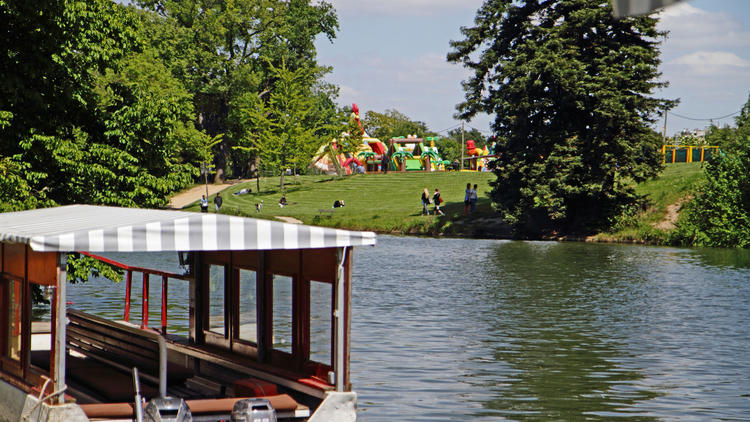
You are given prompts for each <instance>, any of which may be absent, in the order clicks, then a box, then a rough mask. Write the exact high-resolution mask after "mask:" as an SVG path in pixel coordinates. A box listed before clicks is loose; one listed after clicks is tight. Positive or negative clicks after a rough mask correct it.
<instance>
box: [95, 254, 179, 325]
mask: <svg viewBox="0 0 750 422" xmlns="http://www.w3.org/2000/svg"><path fill="white" fill-rule="evenodd" d="M80 253H81V255H85V256H88V257H90V258H94V259H96V260H99V261H102V262H105V263H107V264H109V265H112V266H113V267H116V268H120V269H122V270H125V274H126V275H125V309H124V312H123V320H124V321H125V322H130V303H131V291H132V285H133V273H141V274H143V283H142V292H141V322H140V327H141V328H142V329H147V328H148V317H149V315H148V301H149V295H150V292H149V290H150V289H149V284H150V283H149V281H150V278H151V276H152V275H154V276H157V277H161V333H162V334H167V298H168V294H167V292H168V287H169V279H170V278H172V279H177V280H190V279H191V277H190V276H187V275H183V274H178V273H172V272H169V271H161V270H156V269H152V268H143V267H137V266H133V265H127V264H124V263H122V262H119V261H115V260H113V259H110V258H106V257H103V256H99V255H95V254H92V253H89V252H80Z"/></svg>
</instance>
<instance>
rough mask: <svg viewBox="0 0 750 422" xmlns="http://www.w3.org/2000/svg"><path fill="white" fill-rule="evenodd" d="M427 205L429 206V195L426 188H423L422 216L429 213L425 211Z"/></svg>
mask: <svg viewBox="0 0 750 422" xmlns="http://www.w3.org/2000/svg"><path fill="white" fill-rule="evenodd" d="M428 205H430V193H429V192H428V191H427V188H424V191H423V192H422V215H430V211H429V210H428V209H427V206H428Z"/></svg>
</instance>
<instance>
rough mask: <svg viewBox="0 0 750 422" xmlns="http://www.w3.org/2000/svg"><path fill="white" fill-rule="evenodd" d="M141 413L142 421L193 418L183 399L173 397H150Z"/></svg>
mask: <svg viewBox="0 0 750 422" xmlns="http://www.w3.org/2000/svg"><path fill="white" fill-rule="evenodd" d="M143 413H144V415H143V422H192V420H193V415H192V413H190V408H189V407H188V405H187V403H185V400H183V399H179V398H175V397H160V398H155V399H151V400H150V401H149V402H148V403H146V407H145V408H144V409H143ZM275 420H276V419H274V421H275Z"/></svg>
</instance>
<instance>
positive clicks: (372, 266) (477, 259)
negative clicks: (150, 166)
mask: <svg viewBox="0 0 750 422" xmlns="http://www.w3.org/2000/svg"><path fill="white" fill-rule="evenodd" d="M118 258H120V259H123V258H127V257H122V256H121V257H118ZM131 258H132V257H131ZM354 258H355V260H354V262H355V267H354V291H353V302H354V303H353V306H354V312H353V324H352V330H353V338H352V377H353V380H352V381H353V384H354V387H355V389H356V390H357V392H358V394H359V417H360V420H362V421H369V422H375V421H394V420H397V421H401V420H409V421H441V420H443V421H459V420H488V421H489V420H492V421H495V420H613V419H622V420H654V421H657V420H659V421H661V420H665V421H668V420H750V316H749V315H750V251H733V250H729V251H727V250H696V249H674V248H655V247H642V246H620V245H598V244H580V243H551V242H510V241H483V240H455V239H440V240H436V239H425V238H398V237H388V236H380V237H379V240H378V245H377V246H376V247H373V248H370V247H364V248H358V249H356V252H355V257H354ZM159 259H161V262H160V265H161V267H162V268H167V269H171V270H174V269H176V267H177V264H176V259H175V257H174V256H173V254H166V255H162V256H160V257H159ZM123 260H127V259H123ZM131 262H133V261H131ZM136 262H137V261H136ZM141 264H143V262H141ZM149 265H154V264H149ZM158 286H159V283H157V282H156V280H154V282H152V292H154V296H153V298H154V299H152V300H154V301H156V298H157V297H158V292H159V288H160V287H158ZM136 290H138V289H134V293H135V291H136ZM122 292H123V286H120V285H112V284H111V283H102V282H94V283H89V284H85V285H76V286H72V287H71V288H70V292H69V294H70V297H71V300H72V301H74V302H75V307H78V308H81V309H84V310H89V311H96V312H97V313H100V314H104V315H107V316H110V317H121V313H122V297H123V293H122ZM184 292H185V287H184V285H181V283H179V282H174V283H173V284H172V285H170V297H171V298H172V299H171V300H170V302H172V304H171V305H170V315H173V316H175V317H179V316H184V313H185V312H186V303H185V302H182V303H177V302H181V301H180V300H179V298H180V297H181V296H184V295H185V293H184ZM134 300H135V299H134ZM158 309H159V307H158V303H153V304H152V306H151V314H152V321H153V322H152V324H153V325H157V321H158ZM134 314H135V316H136V317H138V315H139V312H137V310H136V309H134ZM178 319H179V318H178ZM176 328H178V327H173V329H176Z"/></svg>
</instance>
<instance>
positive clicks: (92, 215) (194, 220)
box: [0, 205, 376, 252]
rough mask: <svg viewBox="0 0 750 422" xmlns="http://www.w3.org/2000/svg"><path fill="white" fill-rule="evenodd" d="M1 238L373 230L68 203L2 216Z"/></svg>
mask: <svg viewBox="0 0 750 422" xmlns="http://www.w3.org/2000/svg"><path fill="white" fill-rule="evenodd" d="M0 242H13V243H24V244H27V245H29V246H30V247H31V249H33V250H35V251H40V252H55V251H56V252H73V251H88V252H159V251H219V250H272V249H314V248H331V247H343V246H360V245H374V244H375V242H376V240H375V233H373V232H359V231H348V230H339V229H331V228H325V227H315V226H305V225H299V224H289V223H281V222H277V221H270V220H261V219H256V218H246V217H235V216H229V215H224V214H207V213H196V212H185V211H170V210H154V209H143V208H118V207H107V206H96V205H67V206H61V207H55V208H40V209H35V210H29V211H16V212H9V213H4V214H2V217H0Z"/></svg>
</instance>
